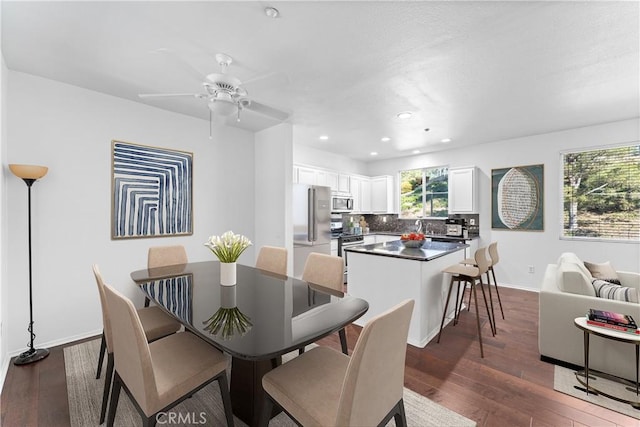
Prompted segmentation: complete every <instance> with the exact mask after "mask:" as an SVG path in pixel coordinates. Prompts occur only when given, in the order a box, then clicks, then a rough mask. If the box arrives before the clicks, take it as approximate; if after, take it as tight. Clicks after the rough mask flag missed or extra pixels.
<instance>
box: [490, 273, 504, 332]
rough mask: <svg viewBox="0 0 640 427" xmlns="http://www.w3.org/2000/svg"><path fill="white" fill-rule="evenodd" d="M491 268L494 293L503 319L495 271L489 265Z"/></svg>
mask: <svg viewBox="0 0 640 427" xmlns="http://www.w3.org/2000/svg"><path fill="white" fill-rule="evenodd" d="M489 270H491V275H492V276H493V285H494V286H495V287H496V295H498V304H499V305H500V313H502V318H503V319H504V311H503V310H502V301H501V300H500V291H499V290H498V281H497V280H496V272H495V271H494V270H493V266H491V267H489Z"/></svg>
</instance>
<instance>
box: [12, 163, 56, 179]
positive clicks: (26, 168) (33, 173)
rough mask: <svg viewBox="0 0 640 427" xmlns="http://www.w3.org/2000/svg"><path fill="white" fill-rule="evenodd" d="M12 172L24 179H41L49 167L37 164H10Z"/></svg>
mask: <svg viewBox="0 0 640 427" xmlns="http://www.w3.org/2000/svg"><path fill="white" fill-rule="evenodd" d="M9 169H11V172H12V173H13V174H14V175H15V176H17V177H18V178H22V179H40V178H42V177H43V176H45V175H46V174H47V172H48V171H49V168H48V167H46V166H37V165H15V164H13V165H9Z"/></svg>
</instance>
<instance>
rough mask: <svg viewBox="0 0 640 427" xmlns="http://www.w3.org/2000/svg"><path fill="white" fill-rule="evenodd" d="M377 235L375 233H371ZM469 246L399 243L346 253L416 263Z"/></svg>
mask: <svg viewBox="0 0 640 427" xmlns="http://www.w3.org/2000/svg"><path fill="white" fill-rule="evenodd" d="M370 234H375V233H370ZM468 247H469V245H467V244H465V243H463V242H460V241H459V242H453V243H452V242H429V241H427V242H425V243H424V244H423V245H422V247H421V248H405V247H404V245H403V244H402V243H401V242H400V241H399V240H397V241H392V242H386V243H374V244H372V245H361V246H349V247H346V248H344V251H345V252H357V253H361V254H367V255H381V256H388V257H393V258H402V259H411V260H415V261H431V260H432V259H436V258H439V257H441V256H444V255H448V254H451V253H454V252H457V251H460V250H463V249H464V248H468Z"/></svg>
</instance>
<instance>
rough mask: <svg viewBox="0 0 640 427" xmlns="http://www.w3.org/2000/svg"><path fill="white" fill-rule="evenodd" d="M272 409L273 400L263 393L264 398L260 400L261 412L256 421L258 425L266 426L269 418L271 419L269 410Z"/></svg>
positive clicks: (260, 426) (259, 426)
mask: <svg viewBox="0 0 640 427" xmlns="http://www.w3.org/2000/svg"><path fill="white" fill-rule="evenodd" d="M272 411H273V401H272V400H271V398H270V397H269V395H268V394H267V393H266V392H265V393H264V400H263V401H262V412H261V413H260V420H259V421H258V427H268V426H269V420H270V419H271V412H272Z"/></svg>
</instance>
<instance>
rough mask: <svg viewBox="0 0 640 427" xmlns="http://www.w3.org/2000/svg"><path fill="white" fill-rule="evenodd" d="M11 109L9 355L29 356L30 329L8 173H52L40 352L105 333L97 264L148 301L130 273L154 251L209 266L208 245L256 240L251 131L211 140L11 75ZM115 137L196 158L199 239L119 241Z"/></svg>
mask: <svg viewBox="0 0 640 427" xmlns="http://www.w3.org/2000/svg"><path fill="white" fill-rule="evenodd" d="M4 98H5V94H3V102H5V101H4ZM6 105H7V107H8V110H7V112H6V113H7V116H6V121H4V123H5V124H6V139H5V138H3V147H6V157H5V158H3V169H4V175H5V180H6V193H5V195H4V197H3V198H2V200H3V202H4V203H6V204H7V211H6V216H5V214H4V213H3V223H4V224H8V229H7V230H6V232H7V234H6V235H4V236H2V238H3V243H5V242H6V244H7V246H8V247H10V248H11V251H7V252H5V254H6V257H5V258H6V265H7V269H6V275H3V276H2V284H3V286H2V287H3V289H2V295H3V299H4V297H6V298H7V300H8V301H11V305H10V306H8V307H7V312H6V313H4V311H3V318H4V320H5V322H6V325H4V327H5V333H6V335H7V344H6V345H7V347H6V350H5V349H3V351H7V352H9V353H11V354H12V355H13V354H17V353H18V352H20V351H22V350H24V349H25V345H26V343H27V342H28V334H27V331H26V327H27V324H28V322H29V316H28V264H27V260H28V257H27V222H26V221H27V190H26V186H25V184H24V182H22V181H21V180H19V179H17V178H15V177H13V176H12V175H10V173H9V172H7V167H6V165H7V164H8V163H29V164H42V165H46V166H48V167H49V173H48V174H47V175H46V176H45V177H44V178H43V179H41V180H40V181H38V182H36V183H35V184H34V186H33V189H32V214H33V216H32V221H33V224H32V227H33V230H32V232H33V280H34V289H33V291H34V320H35V333H36V334H37V339H36V344H37V346H40V347H48V346H51V345H54V344H57V343H62V342H67V341H70V340H72V339H75V338H77V337H82V336H86V335H90V334H93V333H98V332H99V331H101V329H102V326H101V322H102V319H101V315H100V306H99V301H98V295H97V291H96V285H95V281H94V278H93V275H92V272H91V264H93V263H98V264H99V265H100V268H101V270H102V273H103V275H104V277H105V280H106V281H107V283H110V284H112V285H114V286H115V287H117V288H118V289H120V290H121V291H123V292H124V293H125V294H126V295H128V296H129V297H131V298H132V299H133V300H134V302H137V303H141V301H142V298H141V294H140V292H139V291H138V290H137V289H136V288H135V285H134V284H133V282H132V281H131V280H130V278H129V273H130V272H131V271H133V270H136V269H140V268H144V267H145V266H146V254H147V249H148V247H149V246H153V245H166V244H183V245H185V247H186V249H187V253H188V255H189V258H190V260H192V261H202V260H210V259H211V257H212V254H211V253H210V252H209V251H208V249H206V248H205V247H204V246H203V243H204V242H205V241H206V240H207V238H208V236H209V235H211V234H220V233H222V232H224V231H226V230H228V229H232V230H233V231H234V232H236V233H242V234H245V235H247V236H253V235H254V231H255V230H254V209H255V205H254V195H253V186H254V183H255V181H254V172H253V159H254V134H253V133H251V132H246V131H242V130H239V129H235V128H226V127H223V128H220V129H216V132H215V134H214V139H213V140H209V139H208V135H209V130H208V125H209V124H208V122H206V121H203V120H199V119H195V118H191V117H187V116H184V115H179V114H174V113H170V112H167V111H164V110H160V109H156V108H152V107H148V106H145V105H143V104H140V103H135V102H131V101H127V100H123V99H119V98H115V97H111V96H107V95H104V94H100V93H97V92H92V91H88V90H85V89H81V88H78V87H75V86H70V85H66V84H62V83H59V82H55V81H51V80H46V79H42V78H39V77H35V76H32V75H28V74H23V73H19V72H13V71H9V72H8V97H7V100H6ZM112 139H118V140H124V141H128V142H132V143H138V144H144V145H153V146H158V147H164V148H175V149H180V150H185V151H190V152H193V153H194V167H193V173H194V176H193V183H194V188H193V200H194V205H193V220H194V233H193V236H188V237H179V238H177V237H175V238H155V239H133V240H120V241H113V240H111V238H110V236H111V235H110V215H111V213H110V212H111V200H110V188H111V181H110V180H111V140H112ZM253 252H254V250H253V248H250V249H249V250H248V251H246V252H245V254H243V255H242V257H241V258H240V262H243V263H248V264H249V263H253V259H254V253H253ZM4 261H5V260H4V259H3V262H4ZM8 284H10V286H9V285H8Z"/></svg>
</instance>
